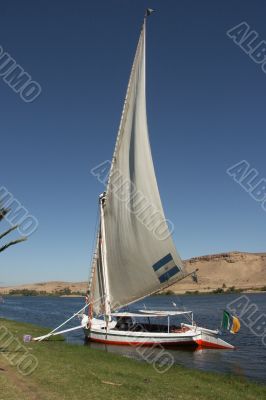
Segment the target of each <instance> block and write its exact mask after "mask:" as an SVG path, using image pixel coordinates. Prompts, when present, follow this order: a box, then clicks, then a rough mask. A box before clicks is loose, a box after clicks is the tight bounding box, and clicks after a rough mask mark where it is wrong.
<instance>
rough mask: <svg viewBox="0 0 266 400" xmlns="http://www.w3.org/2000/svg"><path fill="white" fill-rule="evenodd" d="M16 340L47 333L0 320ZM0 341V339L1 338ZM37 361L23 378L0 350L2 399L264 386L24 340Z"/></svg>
mask: <svg viewBox="0 0 266 400" xmlns="http://www.w3.org/2000/svg"><path fill="white" fill-rule="evenodd" d="M1 326H5V327H6V328H7V329H8V330H9V331H10V332H12V333H13V334H14V335H15V336H16V337H18V338H19V339H20V340H21V338H22V335H23V334H25V333H30V334H33V335H34V336H36V335H40V334H43V333H46V330H44V329H40V328H38V327H36V326H32V325H28V324H22V323H17V322H13V321H7V320H3V319H0V327H1ZM0 346H1V341H0ZM26 346H27V348H28V349H31V350H30V351H31V353H32V354H34V355H35V356H36V357H37V359H38V362H39V365H38V367H37V369H36V370H35V371H34V372H33V373H32V374H31V375H30V376H27V377H22V376H21V375H20V374H19V373H18V372H17V370H16V368H15V367H11V366H10V365H9V364H8V362H7V360H6V359H5V358H4V357H3V355H2V356H1V354H0V367H2V368H3V369H5V371H0V385H1V393H0V399H3V400H9V399H10V400H24V399H27V400H31V399H38V400H57V399H58V400H59V399H60V400H81V399H82V400H83V399H90V400H94V399H108V400H109V399H111V400H112V399H116V400H120V399H121V400H122V399H123V400H125V399H127V400H131V399H134V400H138V399H141V400H146V399H147V400H152V399H155V400H157V399H158V400H159V399H161V400H174V399H175V400H176V399H183V400H190V399H191V400H192V399H193V400H201V399H202V400H203V399H204V400H208V399H212V400H213V399H215V400H219V399H225V400H226V399H228V400H229V399H230V400H231V399H234V400H238V399H239V400H243V399H250V400H251V399H254V400H255V399H256V400H259V399H265V398H266V386H262V385H258V384H254V383H250V382H249V381H246V380H244V379H240V378H237V377H235V376H228V375H222V374H215V373H207V372H201V371H197V370H192V369H188V368H184V367H180V366H177V365H176V366H173V367H172V368H171V369H170V370H169V371H168V372H166V373H165V374H159V373H157V372H156V371H155V370H154V368H153V366H152V365H148V364H145V363H142V362H138V361H134V360H131V359H128V358H125V357H122V356H119V355H115V354H110V353H106V352H104V351H101V350H94V349H91V348H89V347H84V346H76V345H70V344H67V343H64V342H62V341H50V342H41V343H37V342H36V343H35V342H31V343H29V344H27V345H26ZM2 388H3V389H2Z"/></svg>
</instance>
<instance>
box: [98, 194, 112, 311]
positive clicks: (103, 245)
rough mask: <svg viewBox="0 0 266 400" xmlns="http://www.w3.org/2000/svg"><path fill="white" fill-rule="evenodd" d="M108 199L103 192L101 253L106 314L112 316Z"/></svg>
mask: <svg viewBox="0 0 266 400" xmlns="http://www.w3.org/2000/svg"><path fill="white" fill-rule="evenodd" d="M105 200H106V193H105V192H104V193H102V194H101V195H100V198H99V201H100V215H101V224H100V230H101V237H100V246H101V255H102V266H103V281H104V282H103V284H104V300H103V303H104V310H105V315H107V316H110V314H111V306H110V304H111V297H110V287H109V278H108V265H107V249H106V235H105V221H104V205H105Z"/></svg>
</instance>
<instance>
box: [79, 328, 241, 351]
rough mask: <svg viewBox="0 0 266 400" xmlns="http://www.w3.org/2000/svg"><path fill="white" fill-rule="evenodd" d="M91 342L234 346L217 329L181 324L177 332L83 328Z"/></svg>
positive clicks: (166, 345)
mask: <svg viewBox="0 0 266 400" xmlns="http://www.w3.org/2000/svg"><path fill="white" fill-rule="evenodd" d="M111 324H112V323H111ZM84 333H85V336H86V338H87V339H88V340H89V341H91V342H97V343H104V344H108V345H126V346H165V347H168V346H169V347H170V346H172V347H175V346H194V347H201V348H213V349H234V346H232V345H231V344H229V343H227V342H225V341H224V340H222V339H220V338H218V337H217V334H218V332H217V331H211V330H209V329H205V328H200V327H195V326H192V325H188V324H183V326H182V328H181V329H179V331H178V332H173V333H171V332H169V333H167V332H134V331H121V330H116V329H113V327H110V329H109V328H107V329H106V327H105V326H101V327H100V326H97V325H96V326H93V325H92V326H91V328H90V329H87V328H84Z"/></svg>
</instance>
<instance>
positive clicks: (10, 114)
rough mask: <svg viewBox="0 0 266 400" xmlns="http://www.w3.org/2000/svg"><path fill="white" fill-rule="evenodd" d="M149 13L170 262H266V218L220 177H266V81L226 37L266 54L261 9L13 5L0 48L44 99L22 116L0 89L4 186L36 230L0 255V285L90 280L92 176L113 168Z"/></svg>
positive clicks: (221, 4)
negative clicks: (258, 44) (240, 32)
mask: <svg viewBox="0 0 266 400" xmlns="http://www.w3.org/2000/svg"><path fill="white" fill-rule="evenodd" d="M146 7H152V8H155V9H156V10H157V12H156V13H154V14H153V16H152V17H151V18H150V19H149V21H148V22H149V23H148V33H147V95H148V122H149V130H150V140H151V145H152V151H153V157H154V163H155V166H156V173H157V178H158V183H159V187H160V191H161V195H162V200H163V204H164V208H165V212H166V215H167V217H168V218H169V219H171V220H172V221H173V222H174V224H175V232H174V240H175V243H176V246H177V249H178V251H179V252H180V255H181V257H182V258H189V257H192V256H197V255H203V254H209V253H216V252H224V251H230V250H239V251H253V252H259V251H265V249H266V242H265V226H266V212H264V211H263V210H262V209H261V207H260V205H259V204H258V203H256V202H255V201H254V200H253V199H252V198H251V197H250V196H249V195H248V193H246V192H245V191H244V190H243V189H242V188H241V187H240V186H239V185H238V184H237V183H235V182H234V181H233V179H231V178H230V177H229V176H228V175H227V174H226V169H227V168H228V167H229V166H231V165H232V164H235V163H236V162H238V161H240V160H243V159H246V160H247V161H248V162H249V163H250V164H251V165H252V167H254V168H256V169H257V170H258V171H259V173H260V175H261V178H263V177H266V165H265V148H266V146H265V145H266V135H265V103H266V74H265V73H263V72H262V70H261V68H260V66H259V65H257V64H255V63H254V62H253V61H252V60H251V59H250V58H249V56H248V55H246V54H245V53H244V52H243V51H242V50H241V49H240V48H239V47H238V46H236V45H235V44H234V43H233V41H232V40H230V39H229V38H228V37H227V35H226V31H227V30H228V29H229V28H231V27H233V26H234V25H237V24H239V23H240V22H241V21H247V22H248V23H249V24H250V26H251V27H252V28H253V29H254V30H256V31H257V32H258V33H259V34H260V37H261V39H265V40H266V26H265V15H266V5H265V1H263V0H257V1H256V2H250V1H247V0H245V1H243V0H226V1H213V0H201V1H198V0H183V1H176V0H168V1H152V0H150V1H142V0H138V1H130V0H108V1H107V0H105V1H97V2H96V1H90V0H75V1H74V0H61V1H59V0H57V1H54V2H52V1H50V2H48V1H44V0H39V1H34V0H32V1H30V0H24V1H21V0H9V1H8V2H4V3H3V2H2V4H1V6H0V45H1V46H2V47H3V48H4V50H5V51H7V52H9V53H10V55H11V56H12V57H13V58H14V59H15V60H16V62H17V63H19V64H20V65H21V66H22V67H23V68H24V69H25V70H26V71H27V72H28V73H29V74H30V75H31V76H32V78H33V79H34V80H36V81H38V82H39V83H40V85H41V86H42V94H41V95H40V97H39V98H38V99H36V101H34V102H33V103H28V104H26V103H24V102H23V101H22V100H21V98H20V97H19V96H18V95H17V94H15V93H14V92H13V91H12V90H11V89H10V88H9V87H8V86H7V84H5V83H4V82H3V80H2V79H1V78H0V104H1V121H0V126H1V157H0V171H1V180H0V183H1V185H4V186H6V187H7V188H8V189H9V191H10V192H12V193H13V194H14V195H15V196H16V198H17V199H19V200H20V202H21V203H22V204H23V205H24V206H25V207H26V208H27V209H28V210H29V211H30V213H31V214H33V215H34V216H35V217H36V218H37V219H38V221H39V228H38V230H37V232H36V233H34V234H33V235H32V236H31V237H30V238H29V240H28V242H26V243H24V244H21V245H18V246H16V247H13V248H11V249H9V250H8V251H6V252H4V253H2V255H1V258H0V260H1V261H0V263H1V266H0V281H1V283H2V284H11V283H24V282H38V281H47V280H58V279H59V280H74V281H79V280H86V279H87V276H88V272H89V264H90V257H91V251H92V241H93V235H94V229H95V220H96V210H97V198H98V194H99V193H100V192H101V191H102V190H103V188H102V186H101V184H100V183H98V182H97V181H96V180H95V178H94V177H93V176H92V175H91V174H90V172H89V171H90V169H91V168H92V167H93V166H95V165H96V164H98V163H100V162H102V161H104V160H106V159H110V157H111V155H112V152H113V147H114V142H115V137H116V133H117V128H118V124H119V119H120V114H121V109H122V103H123V99H124V95H125V89H126V86H127V81H128V76H129V71H130V68H131V64H132V60H133V55H134V51H135V47H136V43H137V39H138V35H139V29H140V25H141V22H142V17H143V13H144V9H145V8H146ZM1 228H5V226H4V224H2V227H1Z"/></svg>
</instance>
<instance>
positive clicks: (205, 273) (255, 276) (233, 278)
mask: <svg viewBox="0 0 266 400" xmlns="http://www.w3.org/2000/svg"><path fill="white" fill-rule="evenodd" d="M185 264H186V268H187V271H188V272H190V271H193V270H195V269H197V268H198V269H199V271H198V273H197V275H198V284H195V283H193V282H192V279H191V278H186V279H184V280H183V281H181V282H180V283H178V284H176V285H174V286H173V287H172V290H173V291H175V292H177V293H183V292H185V291H187V290H188V291H191V290H199V291H210V290H214V289H217V288H221V287H222V286H223V285H225V286H226V287H227V288H228V287H231V286H235V288H241V289H248V288H261V287H263V286H266V253H240V252H237V251H235V252H230V253H221V254H212V255H207V256H201V257H195V258H191V259H189V260H186V261H185Z"/></svg>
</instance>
